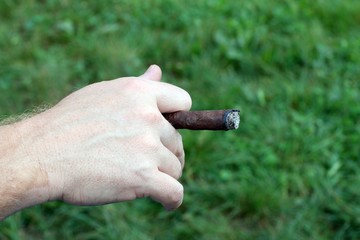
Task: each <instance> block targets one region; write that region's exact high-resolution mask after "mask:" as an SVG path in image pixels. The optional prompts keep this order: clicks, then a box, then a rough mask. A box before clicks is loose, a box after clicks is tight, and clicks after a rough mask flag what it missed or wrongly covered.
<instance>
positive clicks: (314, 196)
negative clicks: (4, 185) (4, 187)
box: [0, 0, 360, 240]
mask: <svg viewBox="0 0 360 240" xmlns="http://www.w3.org/2000/svg"><path fill="white" fill-rule="evenodd" d="M359 13H360V1H358V0H346V1H341V0H328V1H325V0H312V1H310V0H298V1H295V0H293V1H292V0H268V1H265V0H253V1H244V0H238V1H230V0H228V1H226V0H208V1H206V0H198V1H188V0H184V1H176V0H150V1H131V0H118V1H116V0H112V1H95V0H91V1H82V0H79V1H68V0H61V1H56V0H47V1H40V0H38V1H35V0H25V1H17V0H14V1H11V0H2V1H1V2H0V116H1V118H3V119H4V118H7V117H8V116H14V115H19V114H21V113H24V112H27V111H31V110H32V109H34V108H35V107H37V106H39V105H43V104H55V103H56V102H57V101H59V100H60V99H62V98H63V97H64V96H66V95H67V94H69V93H70V92H72V91H74V90H76V89H79V88H81V87H83V86H86V85H87V84H90V83H94V82H97V81H102V80H109V79H114V78H118V77H122V76H130V75H132V76H133V75H140V74H141V73H142V72H143V71H144V70H145V69H146V68H147V67H148V65H150V64H153V63H156V64H158V65H160V66H161V67H162V70H163V73H164V74H163V79H164V81H166V82H169V83H172V84H175V85H178V86H180V87H182V88H184V89H186V90H187V91H188V92H189V93H190V94H191V96H192V99H193V109H196V110H197V109H222V108H239V109H241V117H242V121H241V124H240V128H239V129H238V130H237V131H229V132H210V131H199V132H194V131H186V130H182V131H181V134H182V135H183V141H184V146H185V151H186V161H187V162H186V167H185V169H184V173H183V176H182V178H181V182H182V183H183V184H184V188H185V199H184V202H183V205H182V206H181V207H180V208H179V209H178V210H176V211H173V212H167V211H165V210H163V209H162V207H161V206H160V205H159V204H157V203H155V202H153V201H151V200H149V199H140V200H136V201H132V202H126V203H118V204H110V205H105V206H98V207H77V206H70V205H68V204H64V203H61V202H49V203H46V204H43V205H40V206H36V207H32V208H29V209H26V210H24V211H21V212H19V213H16V214H15V215H13V216H11V217H9V218H8V219H6V220H5V221H4V222H2V223H0V239H206V240H207V239H360V79H359V78H360V77H359V76H360V14H359ZM99 97H101V96H99Z"/></svg>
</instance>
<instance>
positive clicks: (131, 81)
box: [123, 77, 146, 91]
mask: <svg viewBox="0 0 360 240" xmlns="http://www.w3.org/2000/svg"><path fill="white" fill-rule="evenodd" d="M123 84H124V89H127V90H129V91H141V90H144V89H145V87H146V86H145V82H144V81H141V80H139V79H138V78H136V77H127V78H126V79H123Z"/></svg>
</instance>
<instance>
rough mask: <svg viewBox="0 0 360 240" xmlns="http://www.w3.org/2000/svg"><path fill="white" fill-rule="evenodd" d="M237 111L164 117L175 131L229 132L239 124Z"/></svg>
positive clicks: (192, 113)
mask: <svg viewBox="0 0 360 240" xmlns="http://www.w3.org/2000/svg"><path fill="white" fill-rule="evenodd" d="M239 112H240V111H239V110H205V111H179V112H173V113H165V114H163V115H164V117H165V118H166V119H167V120H168V121H169V122H170V123H171V124H172V125H173V126H174V128H176V129H191V130H225V131H226V130H231V129H237V128H238V127H239V124H240V115H239Z"/></svg>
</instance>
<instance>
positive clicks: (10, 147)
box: [0, 119, 49, 220]
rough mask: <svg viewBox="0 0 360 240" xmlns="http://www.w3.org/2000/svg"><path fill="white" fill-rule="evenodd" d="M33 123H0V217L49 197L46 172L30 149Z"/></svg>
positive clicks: (44, 200)
mask: <svg viewBox="0 0 360 240" xmlns="http://www.w3.org/2000/svg"><path fill="white" fill-rule="evenodd" d="M34 127H35V125H34V123H33V121H32V120H31V119H26V120H23V121H21V122H18V123H14V124H11V125H6V126H0V142H1V145H0V172H1V174H0V175H1V176H0V195H1V196H2V197H1V200H0V220H1V219H3V218H4V217H6V216H8V215H10V214H12V213H14V212H16V211H19V210H21V209H23V208H26V207H29V206H33V205H36V204H40V203H42V202H46V201H48V200H49V193H48V187H47V185H48V184H47V176H46V172H45V171H43V169H42V166H41V164H40V161H39V156H38V154H37V153H36V152H34V151H33V149H32V146H31V144H32V141H33V140H34V137H35V136H34V134H32V133H33V132H34Z"/></svg>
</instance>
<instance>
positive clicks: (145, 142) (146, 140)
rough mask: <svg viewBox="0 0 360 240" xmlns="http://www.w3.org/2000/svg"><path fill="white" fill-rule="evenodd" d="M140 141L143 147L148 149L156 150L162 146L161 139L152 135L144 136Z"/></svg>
mask: <svg viewBox="0 0 360 240" xmlns="http://www.w3.org/2000/svg"><path fill="white" fill-rule="evenodd" d="M140 142H141V146H142V148H143V149H146V150H148V151H152V152H156V151H157V150H158V149H159V147H160V144H159V141H158V140H156V138H154V137H151V136H143V137H142V138H141V140H140Z"/></svg>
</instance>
